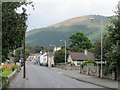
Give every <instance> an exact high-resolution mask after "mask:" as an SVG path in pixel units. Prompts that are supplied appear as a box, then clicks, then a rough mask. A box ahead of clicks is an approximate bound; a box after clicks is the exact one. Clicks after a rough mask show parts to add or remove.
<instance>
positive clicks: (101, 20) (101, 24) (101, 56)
mask: <svg viewBox="0 0 120 90" xmlns="http://www.w3.org/2000/svg"><path fill="white" fill-rule="evenodd" d="M90 20H94V18H90ZM100 29H101V54H100V60H101V61H100V66H101V68H100V78H103V70H102V68H103V18H102V16H101V18H100Z"/></svg>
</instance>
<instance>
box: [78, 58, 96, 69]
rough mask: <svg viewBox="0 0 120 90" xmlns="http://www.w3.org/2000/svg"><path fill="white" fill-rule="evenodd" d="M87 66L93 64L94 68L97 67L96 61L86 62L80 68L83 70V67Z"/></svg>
mask: <svg viewBox="0 0 120 90" xmlns="http://www.w3.org/2000/svg"><path fill="white" fill-rule="evenodd" d="M88 64H94V66H96V65H97V63H96V61H94V60H87V61H84V62H83V63H82V64H80V65H81V67H82V68H83V66H87V65H88Z"/></svg>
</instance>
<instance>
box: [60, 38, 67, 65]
mask: <svg viewBox="0 0 120 90" xmlns="http://www.w3.org/2000/svg"><path fill="white" fill-rule="evenodd" d="M60 41H64V43H65V64H66V40H60Z"/></svg>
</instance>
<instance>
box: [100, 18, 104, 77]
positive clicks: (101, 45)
mask: <svg viewBox="0 0 120 90" xmlns="http://www.w3.org/2000/svg"><path fill="white" fill-rule="evenodd" d="M100 25H101V26H100V27H101V70H100V72H101V75H100V77H101V78H103V70H102V68H103V18H102V16H101V24H100Z"/></svg>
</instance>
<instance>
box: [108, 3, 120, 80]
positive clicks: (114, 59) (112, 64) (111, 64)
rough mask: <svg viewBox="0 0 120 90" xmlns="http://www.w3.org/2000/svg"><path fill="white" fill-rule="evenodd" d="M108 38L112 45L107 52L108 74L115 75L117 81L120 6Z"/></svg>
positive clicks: (119, 66) (119, 65)
mask: <svg viewBox="0 0 120 90" xmlns="http://www.w3.org/2000/svg"><path fill="white" fill-rule="evenodd" d="M108 32H109V33H108V38H109V40H110V42H111V44H110V45H109V47H108V50H107V52H106V61H107V63H106V71H107V72H106V73H107V74H109V73H112V72H114V73H115V80H116V79H117V78H119V77H120V6H119V5H118V8H117V11H116V16H115V17H113V18H112V19H111V24H110V25H109V26H108Z"/></svg>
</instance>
